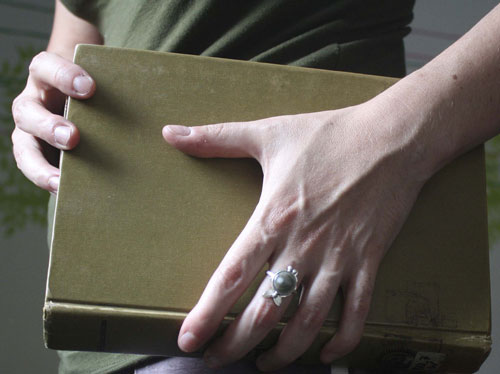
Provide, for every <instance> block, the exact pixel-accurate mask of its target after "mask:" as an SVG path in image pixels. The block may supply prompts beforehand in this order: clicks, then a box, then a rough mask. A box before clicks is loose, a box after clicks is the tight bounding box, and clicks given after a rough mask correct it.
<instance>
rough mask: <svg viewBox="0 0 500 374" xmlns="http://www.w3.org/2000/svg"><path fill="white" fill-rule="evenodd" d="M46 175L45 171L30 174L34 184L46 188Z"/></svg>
mask: <svg viewBox="0 0 500 374" xmlns="http://www.w3.org/2000/svg"><path fill="white" fill-rule="evenodd" d="M48 179H49V178H48V176H47V175H46V173H43V172H40V171H38V172H37V173H36V174H35V175H33V176H32V178H31V180H32V181H33V183H34V184H36V185H37V186H38V187H40V188H43V189H45V188H47V186H48V185H49V183H48Z"/></svg>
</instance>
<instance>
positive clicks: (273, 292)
mask: <svg viewBox="0 0 500 374" xmlns="http://www.w3.org/2000/svg"><path fill="white" fill-rule="evenodd" d="M266 274H267V275H268V276H269V277H270V278H271V283H272V288H271V289H269V290H267V291H266V292H264V294H263V295H262V296H264V297H268V298H272V299H273V301H274V303H275V304H276V306H280V305H281V299H282V298H284V297H287V296H290V295H291V294H293V293H294V292H295V291H297V284H298V283H299V280H298V278H297V275H298V274H299V273H298V271H297V270H295V269H294V268H293V267H291V266H288V267H287V269H286V270H281V271H278V272H277V273H273V272H272V271H268V272H266Z"/></svg>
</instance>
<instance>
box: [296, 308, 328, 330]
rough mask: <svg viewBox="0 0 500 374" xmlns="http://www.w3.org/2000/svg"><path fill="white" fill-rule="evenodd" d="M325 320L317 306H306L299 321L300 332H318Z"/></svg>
mask: <svg viewBox="0 0 500 374" xmlns="http://www.w3.org/2000/svg"><path fill="white" fill-rule="evenodd" d="M324 320H325V313H324V312H323V308H322V307H321V305H319V304H315V305H308V306H306V307H305V310H304V312H303V313H302V314H301V316H300V319H299V325H300V329H301V330H302V331H310V330H312V331H314V330H318V329H319V328H320V327H321V326H322V325H323V322H324Z"/></svg>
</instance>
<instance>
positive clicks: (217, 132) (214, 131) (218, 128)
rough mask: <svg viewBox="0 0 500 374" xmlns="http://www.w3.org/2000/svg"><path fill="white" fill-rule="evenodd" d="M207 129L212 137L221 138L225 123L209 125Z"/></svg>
mask: <svg viewBox="0 0 500 374" xmlns="http://www.w3.org/2000/svg"><path fill="white" fill-rule="evenodd" d="M205 129H206V133H207V135H208V136H209V137H210V138H220V137H222V136H223V134H224V129H225V125H224V124H223V123H222V124H218V125H209V126H207V127H206V128H205Z"/></svg>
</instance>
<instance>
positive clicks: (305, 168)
mask: <svg viewBox="0 0 500 374" xmlns="http://www.w3.org/2000/svg"><path fill="white" fill-rule="evenodd" d="M81 42H86V43H95V44H100V43H102V37H101V36H100V35H99V32H98V31H97V29H96V28H95V27H94V26H92V25H90V24H88V23H87V22H85V21H82V20H80V19H78V18H76V17H75V16H73V15H72V14H71V13H69V12H68V11H67V10H66V9H65V8H64V7H63V6H61V5H60V4H59V3H57V4H56V14H55V24H54V29H53V32H52V36H51V40H50V43H49V46H48V48H47V51H48V52H45V53H42V54H40V55H38V56H36V57H35V58H34V60H33V62H32V64H31V66H30V76H29V78H28V82H27V85H26V88H25V90H24V91H23V92H22V93H21V94H20V95H19V97H18V98H16V100H15V101H14V103H13V114H14V118H15V122H16V129H15V130H14V132H13V134H12V141H13V149H14V155H15V157H16V161H17V163H18V167H19V168H20V169H21V171H22V172H23V173H24V174H25V175H26V176H27V177H28V178H29V179H30V180H32V181H33V182H34V183H35V184H37V185H38V186H40V187H41V188H44V189H47V190H49V191H51V192H53V193H55V192H57V185H58V177H59V170H58V169H57V168H56V167H54V166H52V165H50V164H49V162H48V161H47V160H46V158H45V156H44V150H45V145H47V144H49V145H51V146H52V147H55V148H57V149H63V150H66V149H71V148H73V147H75V146H76V145H77V143H78V130H77V128H76V127H75V126H74V124H71V123H69V122H68V121H67V120H65V119H64V118H63V117H61V116H60V113H61V108H62V103H63V100H64V97H65V96H66V95H70V96H72V97H74V98H77V99H86V98H88V97H90V96H91V95H92V94H93V92H94V91H95V89H96V86H95V83H94V82H93V81H92V80H91V78H90V77H88V74H86V73H85V72H84V71H83V70H82V69H81V68H80V67H78V66H76V65H74V64H72V63H71V62H69V61H68V60H69V59H70V58H71V57H72V53H73V48H74V45H75V44H76V43H81ZM498 45H500V7H496V8H495V9H493V10H492V11H491V12H490V13H489V14H488V15H487V16H486V17H485V18H483V19H482V20H481V21H480V22H479V23H478V24H477V25H476V26H475V27H474V28H473V29H472V30H471V31H469V32H468V33H467V34H466V35H465V36H464V37H462V38H461V39H460V40H459V41H457V42H456V43H455V44H454V45H452V46H451V47H450V48H448V49H447V50H446V51H444V52H443V53H442V54H441V55H439V56H438V57H436V58H435V59H434V60H432V61H431V62H430V63H428V64H427V65H426V66H424V67H423V68H421V69H419V70H418V71H416V72H414V73H413V74H411V75H409V76H408V77H406V78H404V79H402V80H401V81H399V82H398V83H397V84H395V85H394V86H392V87H391V88H389V89H388V90H386V91H384V92H383V93H382V94H380V95H378V96H377V97H375V98H373V99H372V100H370V101H368V102H366V103H363V104H361V105H357V106H353V107H349V108H345V109H342V110H336V111H325V112H319V113H309V114H300V115H294V116H281V117H275V118H268V119H262V120H259V121H253V122H245V123H238V124H236V123H226V124H215V125H207V126H199V127H193V128H186V127H182V126H177V125H170V126H166V127H165V128H164V129H163V136H164V138H165V140H166V141H167V142H168V143H169V144H170V145H172V146H174V147H176V148H178V149H179V150H181V151H183V152H186V153H189V154H191V155H194V156H198V157H253V158H255V159H257V160H258V161H259V162H260V164H261V166H262V169H263V172H264V183H263V191H262V195H261V199H260V201H259V203H258V205H257V207H256V209H255V211H254V213H253V215H252V217H251V218H250V220H249V222H248V224H247V226H246V227H245V228H244V230H243V231H242V233H241V234H240V235H239V237H238V238H237V239H236V241H235V242H234V244H233V245H232V246H231V248H230V249H229V250H228V252H227V254H226V256H225V257H224V259H223V260H222V262H221V264H220V265H219V267H218V269H217V270H216V271H215V273H214V275H213V276H212V278H211V279H210V281H209V283H208V285H207V287H206V289H205V291H204V293H203V295H202V296H201V298H200V300H199V302H198V303H197V305H196V306H195V307H194V308H193V310H192V311H191V312H190V313H189V315H188V316H187V317H186V319H185V321H184V324H183V325H182V328H181V331H180V334H179V341H178V344H179V347H180V348H181V349H182V350H184V351H186V352H192V351H195V350H197V349H199V348H200V347H202V346H203V345H205V344H206V343H207V342H209V340H210V339H211V337H212V335H213V334H214V332H215V331H216V329H217V327H218V326H219V324H220V322H221V320H222V318H223V317H224V315H225V314H226V313H227V311H228V310H229V309H230V307H231V306H232V304H233V303H234V302H235V301H236V300H237V299H238V297H239V296H240V295H241V294H242V293H243V292H244V290H245V289H246V288H247V286H248V285H249V284H250V283H251V281H252V280H253V278H254V277H255V276H256V274H257V273H258V272H259V270H260V269H261V268H262V267H263V266H264V265H265V264H266V263H269V266H270V269H271V270H273V271H278V270H281V269H286V267H287V266H288V265H292V266H293V267H294V268H295V269H298V271H299V281H300V282H301V284H302V285H303V286H304V290H305V291H304V294H303V296H302V300H301V304H300V306H299V308H298V311H297V313H296V314H295V315H294V316H293V318H292V319H291V321H290V323H289V324H288V325H287V327H286V328H285V329H284V330H283V332H282V334H281V336H280V338H279V341H278V342H277V344H276V345H275V346H274V347H272V348H271V349H270V350H269V351H268V352H265V353H263V354H262V355H261V356H260V357H259V358H258V360H257V365H258V367H259V368H260V369H261V370H264V371H269V370H275V369H278V368H280V367H283V366H285V365H287V364H289V363H291V362H293V361H294V360H295V359H296V358H297V357H299V356H300V355H301V354H302V353H303V352H304V351H305V350H306V349H307V348H308V347H309V345H310V344H311V342H312V341H313V340H314V338H315V336H316V334H317V332H318V330H319V328H320V327H321V325H322V323H323V320H324V318H325V316H326V313H327V311H328V310H329V307H330V306H331V304H332V302H333V299H334V297H335V295H336V293H337V291H339V290H341V291H342V292H343V294H344V297H345V306H344V310H343V312H342V317H341V322H340V327H339V330H338V331H337V333H336V334H335V336H333V337H332V339H331V341H330V342H328V343H327V344H326V345H325V346H324V347H323V350H322V352H321V360H322V361H323V362H324V363H330V362H332V361H333V360H335V359H336V358H338V357H341V356H343V355H345V354H347V353H349V352H350V351H351V350H352V349H354V348H355V347H356V345H357V344H358V343H359V340H360V338H361V335H362V332H363V327H364V322H365V319H366V316H367V314H368V311H369V307H370V299H371V294H372V289H373V287H374V282H375V279H376V273H377V270H378V266H379V264H380V262H381V261H382V259H383V257H384V254H385V253H386V251H387V250H388V248H389V246H390V244H391V243H392V241H393V239H394V238H395V236H396V235H397V233H398V232H399V230H400V228H401V226H402V225H403V223H404V221H405V219H406V217H407V216H408V213H409V212H410V210H411V207H412V206H413V203H414V201H415V199H416V197H417V195H418V192H419V191H420V189H421V187H422V185H423V184H424V183H425V182H426V181H427V180H428V179H429V178H430V177H431V176H432V175H433V174H434V173H435V172H436V171H437V170H439V169H440V168H441V167H442V166H444V165H445V164H446V163H448V162H449V161H451V160H453V159H454V158H456V157H457V156H458V155H460V154H462V153H463V152H465V151H467V150H469V149H471V148H472V147H474V146H476V145H478V144H480V143H482V142H484V141H485V140H487V139H489V138H491V137H493V136H494V135H496V134H497V133H499V132H500V121H499V119H500V105H499V104H500V74H499V72H500V71H499V70H500V48H498V47H497V46H498ZM77 77H82V79H84V80H83V81H85V82H87V83H88V84H87V90H86V92H83V91H85V90H82V87H84V85H82V84H81V85H80V92H78V91H77V90H75V87H74V85H73V82H74V79H75V78H77ZM83 81H81V82H83ZM61 126H67V128H68V129H69V137H68V139H67V141H66V142H65V143H64V142H62V143H61V141H58V140H57V138H56V135H57V134H61V132H60V131H58V130H56V129H57V128H58V127H61ZM268 288H269V281H268V280H267V279H266V280H264V281H263V283H262V285H261V287H260V289H259V291H258V292H257V293H256V295H255V297H254V298H253V300H252V301H251V302H250V304H249V305H248V306H247V308H246V309H245V310H244V311H243V313H242V314H241V315H240V316H239V317H238V318H237V319H236V321H234V322H233V323H232V324H231V325H230V326H229V327H228V328H227V330H226V331H225V332H224V334H223V335H222V336H221V337H220V338H218V339H216V340H214V341H211V342H210V343H209V345H208V349H207V350H206V352H205V360H206V362H207V364H208V365H209V366H211V367H219V366H223V365H226V364H228V363H230V362H233V361H235V360H238V359H239V358H241V357H243V356H244V355H245V354H246V353H247V352H248V351H249V350H251V349H252V348H253V347H254V346H255V345H256V344H257V343H258V342H259V341H260V340H261V339H262V338H263V337H264V336H265V335H266V334H267V333H268V331H270V329H272V328H273V327H274V326H275V324H276V323H277V321H278V320H279V319H280V317H281V315H282V314H283V312H284V310H285V309H286V306H287V305H288V303H289V302H290V300H291V298H285V299H284V300H283V304H282V305H281V306H280V307H279V308H278V307H276V306H275V305H274V303H273V301H272V300H271V299H268V298H263V297H262V293H263V292H264V291H266V290H267V289H268Z"/></svg>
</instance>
